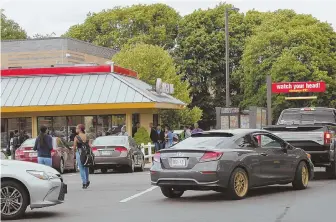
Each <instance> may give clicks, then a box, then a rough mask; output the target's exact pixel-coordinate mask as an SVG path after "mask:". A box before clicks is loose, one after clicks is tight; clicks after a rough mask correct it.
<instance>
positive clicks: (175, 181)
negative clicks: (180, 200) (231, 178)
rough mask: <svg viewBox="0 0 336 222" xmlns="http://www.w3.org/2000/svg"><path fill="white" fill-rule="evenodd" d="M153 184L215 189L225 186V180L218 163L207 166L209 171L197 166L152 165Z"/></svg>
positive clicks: (194, 188) (193, 188)
mask: <svg viewBox="0 0 336 222" xmlns="http://www.w3.org/2000/svg"><path fill="white" fill-rule="evenodd" d="M150 174H151V184H152V185H155V186H159V187H165V186H169V187H179V188H184V189H188V190H215V189H218V188H224V186H223V184H227V182H228V181H226V182H225V181H223V177H221V176H220V174H221V172H219V171H217V165H216V163H214V166H213V167H207V171H204V170H202V167H200V168H198V167H196V169H195V168H193V169H190V170H167V169H162V168H161V167H157V166H155V164H154V165H153V166H152V168H151V170H150Z"/></svg>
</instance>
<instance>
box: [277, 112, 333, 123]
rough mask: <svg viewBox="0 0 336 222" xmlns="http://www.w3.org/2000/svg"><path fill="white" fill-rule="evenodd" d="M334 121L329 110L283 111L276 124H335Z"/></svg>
mask: <svg viewBox="0 0 336 222" xmlns="http://www.w3.org/2000/svg"><path fill="white" fill-rule="evenodd" d="M335 122H336V119H335V116H334V114H333V112H332V111H331V110H330V111H329V110H324V111H317V110H311V111H289V110H288V111H284V112H283V114H282V116H281V119H280V120H279V122H278V124H313V123H335Z"/></svg>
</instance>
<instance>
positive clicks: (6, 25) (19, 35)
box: [1, 9, 27, 40]
mask: <svg viewBox="0 0 336 222" xmlns="http://www.w3.org/2000/svg"><path fill="white" fill-rule="evenodd" d="M3 12H4V10H3V9H1V40H9V39H26V38H27V33H26V32H25V31H24V30H23V29H22V28H21V27H20V26H19V24H18V23H16V22H15V21H13V20H11V19H8V18H7V17H6V15H5V14H4V13H3Z"/></svg>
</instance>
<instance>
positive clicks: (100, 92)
mask: <svg viewBox="0 0 336 222" xmlns="http://www.w3.org/2000/svg"><path fill="white" fill-rule="evenodd" d="M184 106H185V104H184V103H183V102H182V101H180V100H178V99H176V98H174V97H173V96H171V95H168V94H166V93H160V94H159V93H157V92H155V91H154V90H152V86H151V85H149V84H147V83H145V82H143V81H141V80H139V79H137V78H133V77H128V76H124V75H119V74H115V73H85V74H80V75H76V74H74V75H71V74H67V75H36V76H34V75H32V76H13V77H2V78H1V112H3V113H11V112H34V111H62V110H78V109H82V110H93V109H97V110H99V109H127V108H130V109H131V108H137V109H139V108H140V109H141V108H160V109H182V108H184Z"/></svg>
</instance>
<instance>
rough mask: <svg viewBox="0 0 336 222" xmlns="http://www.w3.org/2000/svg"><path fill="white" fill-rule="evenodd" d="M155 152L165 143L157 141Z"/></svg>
mask: <svg viewBox="0 0 336 222" xmlns="http://www.w3.org/2000/svg"><path fill="white" fill-rule="evenodd" d="M154 145H155V152H157V151H159V150H162V149H163V143H159V142H155V143H154Z"/></svg>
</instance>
